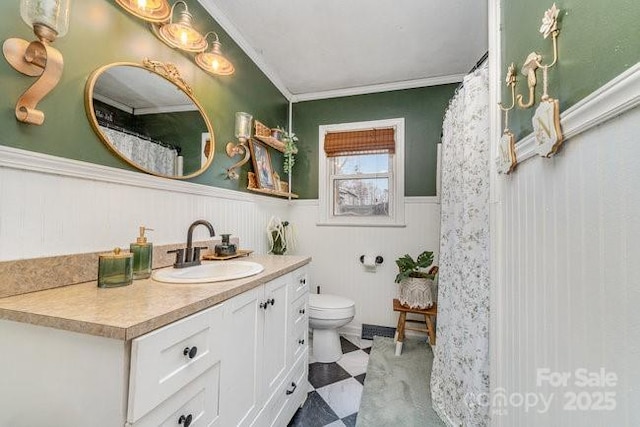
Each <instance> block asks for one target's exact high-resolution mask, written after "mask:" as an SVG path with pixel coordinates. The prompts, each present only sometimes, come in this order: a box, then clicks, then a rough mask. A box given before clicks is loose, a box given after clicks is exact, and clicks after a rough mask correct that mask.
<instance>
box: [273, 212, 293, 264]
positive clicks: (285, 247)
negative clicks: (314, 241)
mask: <svg viewBox="0 0 640 427" xmlns="http://www.w3.org/2000/svg"><path fill="white" fill-rule="evenodd" d="M267 236H268V238H269V253H271V254H274V255H284V254H286V253H287V252H288V251H289V250H291V249H293V246H294V240H293V239H294V236H293V228H292V226H291V225H290V224H289V221H282V220H281V219H280V218H278V217H271V220H270V221H269V225H267Z"/></svg>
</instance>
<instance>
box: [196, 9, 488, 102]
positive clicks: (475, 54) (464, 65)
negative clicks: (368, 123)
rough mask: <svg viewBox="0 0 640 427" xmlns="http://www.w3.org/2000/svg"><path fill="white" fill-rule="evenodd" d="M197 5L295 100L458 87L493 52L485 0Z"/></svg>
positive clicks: (286, 94)
mask: <svg viewBox="0 0 640 427" xmlns="http://www.w3.org/2000/svg"><path fill="white" fill-rule="evenodd" d="M198 1H199V2H200V3H201V4H202V5H203V6H204V7H205V8H206V9H207V11H208V12H209V13H210V14H211V15H212V16H213V18H214V19H216V21H218V23H219V24H220V25H221V26H222V27H223V28H224V30H225V31H226V32H227V33H228V34H229V35H230V36H231V37H232V38H233V39H234V40H235V42H236V43H238V44H239V45H240V46H241V47H242V49H243V50H244V51H245V52H246V53H247V54H248V55H249V56H250V57H251V58H252V59H253V60H254V61H255V62H256V64H257V65H258V66H259V67H260V68H261V69H262V71H263V72H264V73H265V74H266V75H267V76H268V77H269V78H270V79H271V80H272V81H273V83H274V84H275V85H276V86H278V88H279V89H280V90H281V91H282V92H283V93H284V94H285V96H287V97H288V98H289V99H291V100H293V101H299V100H306V99H320V98H328V97H333V96H343V95H352V94H358V93H369V92H378V91H383V90H394V89H403V88H410V87H421V86H429V85H432V84H443V83H452V82H457V81H460V80H461V78H462V76H463V75H464V74H466V73H467V72H468V71H469V70H470V69H471V67H473V65H475V63H476V61H477V60H478V59H479V58H480V57H481V56H482V55H483V54H484V53H485V52H486V51H487V45H488V42H487V2H486V1H478V0H374V1H372V0H347V1H345V0H306V1H303V0H269V1H256V0H198ZM222 41H223V43H224V40H222ZM223 48H224V44H223Z"/></svg>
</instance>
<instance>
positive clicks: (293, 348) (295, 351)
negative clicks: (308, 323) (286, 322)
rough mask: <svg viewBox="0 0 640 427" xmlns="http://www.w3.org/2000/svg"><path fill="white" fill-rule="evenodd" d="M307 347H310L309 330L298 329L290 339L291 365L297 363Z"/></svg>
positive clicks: (289, 358)
mask: <svg viewBox="0 0 640 427" xmlns="http://www.w3.org/2000/svg"><path fill="white" fill-rule="evenodd" d="M307 347H309V328H307V327H304V328H298V329H297V330H295V331H294V335H292V336H291V337H290V338H289V354H288V362H289V364H293V363H295V362H297V361H298V359H299V358H300V357H301V356H302V354H303V353H304V352H305V350H306V349H307Z"/></svg>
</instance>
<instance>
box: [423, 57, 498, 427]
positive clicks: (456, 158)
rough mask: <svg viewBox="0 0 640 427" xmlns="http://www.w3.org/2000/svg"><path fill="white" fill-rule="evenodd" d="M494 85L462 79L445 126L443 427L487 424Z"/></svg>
mask: <svg viewBox="0 0 640 427" xmlns="http://www.w3.org/2000/svg"><path fill="white" fill-rule="evenodd" d="M489 145H490V144H489V80H488V71H487V67H486V66H484V67H481V68H480V69H478V70H476V71H475V72H473V73H471V74H469V75H468V76H466V77H465V79H464V83H463V86H462V88H461V89H460V90H459V91H458V92H457V94H456V95H455V96H454V97H453V99H452V100H451V102H450V104H449V108H448V110H447V112H446V114H445V118H444V123H443V136H442V180H441V182H442V193H441V209H442V213H441V231H440V233H441V240H440V261H439V262H440V272H439V278H438V285H439V286H438V292H439V294H438V318H437V337H438V341H437V345H436V346H435V350H434V361H433V371H432V375H431V393H432V400H433V405H434V409H435V410H436V412H438V414H439V415H440V416H441V418H443V420H445V422H448V423H453V424H454V425H456V426H457V425H462V426H474V427H478V426H486V425H488V424H489V408H488V407H487V405H486V404H484V403H486V401H487V397H488V396H487V394H488V392H489Z"/></svg>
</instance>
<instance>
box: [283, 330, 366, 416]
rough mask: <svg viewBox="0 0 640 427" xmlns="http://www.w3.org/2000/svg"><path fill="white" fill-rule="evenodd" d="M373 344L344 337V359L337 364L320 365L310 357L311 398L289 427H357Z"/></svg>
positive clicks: (352, 337)
mask: <svg viewBox="0 0 640 427" xmlns="http://www.w3.org/2000/svg"><path fill="white" fill-rule="evenodd" d="M372 343H373V341H371V340H365V339H361V338H358V337H355V336H346V337H340V344H341V345H342V353H343V356H342V358H341V359H340V360H338V361H337V362H335V363H318V362H316V361H315V360H314V359H313V354H311V355H310V356H309V383H310V390H309V395H308V397H307V401H306V402H305V403H304V406H302V408H300V409H299V410H298V412H296V414H295V415H294V416H293V418H292V419H291V422H290V423H289V427H325V426H326V427H345V426H346V427H354V426H355V425H356V418H357V416H358V408H359V407H360V397H361V395H362V386H363V384H364V379H365V377H366V375H367V374H366V371H367V364H368V363H369V353H370V352H371V344H372ZM309 348H310V349H311V345H310V346H309Z"/></svg>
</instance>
